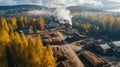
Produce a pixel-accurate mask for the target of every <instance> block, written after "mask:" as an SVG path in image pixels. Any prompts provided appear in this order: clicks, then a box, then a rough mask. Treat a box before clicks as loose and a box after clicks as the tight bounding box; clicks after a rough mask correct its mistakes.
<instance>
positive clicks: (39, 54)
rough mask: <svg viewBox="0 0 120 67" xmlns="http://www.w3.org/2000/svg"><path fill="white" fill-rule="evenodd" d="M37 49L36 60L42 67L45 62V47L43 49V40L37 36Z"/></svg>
mask: <svg viewBox="0 0 120 67" xmlns="http://www.w3.org/2000/svg"><path fill="white" fill-rule="evenodd" d="M35 47H36V49H35V53H36V54H37V56H36V57H35V59H36V61H38V62H39V65H40V66H41V64H42V62H43V52H44V47H43V44H42V40H41V38H40V36H37V38H36V44H35Z"/></svg>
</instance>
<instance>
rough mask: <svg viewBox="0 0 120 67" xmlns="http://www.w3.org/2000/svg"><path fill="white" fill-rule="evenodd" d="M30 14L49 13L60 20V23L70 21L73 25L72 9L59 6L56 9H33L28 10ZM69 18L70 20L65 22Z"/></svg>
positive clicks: (48, 14)
mask: <svg viewBox="0 0 120 67" xmlns="http://www.w3.org/2000/svg"><path fill="white" fill-rule="evenodd" d="M27 14H28V15H47V16H55V17H57V19H58V20H59V21H60V23H63V24H64V23H69V24H70V25H72V20H71V19H72V15H71V12H70V10H68V9H66V8H57V9H55V10H54V11H50V10H44V9H43V10H32V11H28V12H27ZM64 20H67V21H68V22H64Z"/></svg>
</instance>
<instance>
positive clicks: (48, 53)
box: [41, 45, 56, 67]
mask: <svg viewBox="0 0 120 67" xmlns="http://www.w3.org/2000/svg"><path fill="white" fill-rule="evenodd" d="M55 62H56V59H55V58H54V57H53V50H52V48H51V47H50V45H47V46H46V49H45V53H44V60H43V63H42V66H41V67H55Z"/></svg>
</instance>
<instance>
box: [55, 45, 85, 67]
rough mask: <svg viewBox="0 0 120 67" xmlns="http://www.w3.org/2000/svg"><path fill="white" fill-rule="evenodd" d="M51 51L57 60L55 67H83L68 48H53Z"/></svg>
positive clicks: (65, 46) (66, 46)
mask: <svg viewBox="0 0 120 67" xmlns="http://www.w3.org/2000/svg"><path fill="white" fill-rule="evenodd" d="M53 51H54V56H55V57H56V58H57V65H56V67H84V65H83V63H82V62H81V61H80V60H79V58H78V57H77V55H76V54H75V52H74V51H73V50H72V49H71V48H70V46H68V45H64V46H53Z"/></svg>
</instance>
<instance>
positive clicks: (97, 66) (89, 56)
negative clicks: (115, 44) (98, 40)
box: [80, 51, 107, 67]
mask: <svg viewBox="0 0 120 67" xmlns="http://www.w3.org/2000/svg"><path fill="white" fill-rule="evenodd" d="M80 56H82V57H83V58H84V59H86V60H87V61H88V62H89V63H91V64H92V66H93V67H102V66H104V65H106V64H107V63H106V62H105V61H104V60H102V59H100V58H98V57H96V56H95V55H94V54H93V53H91V52H89V51H85V52H82V53H81V54H80Z"/></svg>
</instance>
